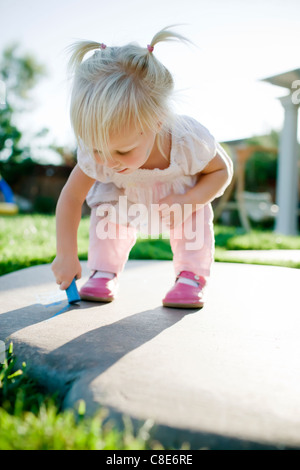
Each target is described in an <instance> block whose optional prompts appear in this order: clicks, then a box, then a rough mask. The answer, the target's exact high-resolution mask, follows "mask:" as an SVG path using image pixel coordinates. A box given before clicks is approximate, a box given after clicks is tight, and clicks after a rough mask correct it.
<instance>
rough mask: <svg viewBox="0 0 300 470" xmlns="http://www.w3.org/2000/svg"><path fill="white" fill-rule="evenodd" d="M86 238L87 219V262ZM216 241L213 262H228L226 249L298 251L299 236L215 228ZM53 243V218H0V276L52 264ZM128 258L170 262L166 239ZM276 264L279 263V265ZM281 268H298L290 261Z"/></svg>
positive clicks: (143, 243)
mask: <svg viewBox="0 0 300 470" xmlns="http://www.w3.org/2000/svg"><path fill="white" fill-rule="evenodd" d="M88 236H89V218H88V217H83V218H82V220H81V222H80V226H79V231H78V255H79V259H80V260H86V259H87V252H88ZM215 240H216V256H215V259H216V261H225V262H226V261H229V260H228V257H226V250H269V249H300V237H289V236H282V235H280V236H279V235H277V234H275V233H273V232H272V231H265V230H252V231H251V232H250V233H245V231H244V230H243V229H240V228H236V227H224V226H216V227H215ZM55 243H56V241H55V217H54V216H46V215H38V214H34V215H16V216H11V217H8V216H2V217H0V275H2V274H7V273H9V272H13V271H16V270H17V269H23V268H27V267H29V266H34V265H38V264H44V263H51V262H52V260H53V259H54V257H55ZM130 259H162V260H171V259H172V252H171V248H170V243H169V240H168V239H163V238H162V237H161V238H159V239H157V240H156V239H142V238H140V239H138V241H137V243H136V244H135V246H134V247H133V249H132V250H131V253H130ZM230 261H234V260H232V259H230ZM239 262H241V261H240V260H239ZM264 264H266V262H265V263H264ZM276 264H277V263H276ZM278 265H279V266H280V265H282V263H281V262H278ZM284 265H286V266H290V267H298V268H299V267H300V266H299V265H298V264H297V263H292V262H288V263H284Z"/></svg>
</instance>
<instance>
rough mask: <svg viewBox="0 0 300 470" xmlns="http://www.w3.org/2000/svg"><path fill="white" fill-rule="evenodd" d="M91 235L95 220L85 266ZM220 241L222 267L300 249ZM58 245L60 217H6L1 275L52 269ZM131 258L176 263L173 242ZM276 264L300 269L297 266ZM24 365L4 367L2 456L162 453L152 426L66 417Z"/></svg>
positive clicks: (155, 244)
mask: <svg viewBox="0 0 300 470" xmlns="http://www.w3.org/2000/svg"><path fill="white" fill-rule="evenodd" d="M88 234H89V218H88V217H85V218H83V219H82V220H81V223H80V227H79V232H78V253H79V259H81V260H86V259H87V249H88ZM215 240H216V255H215V259H216V261H230V262H234V261H235V260H234V259H232V258H231V259H228V257H226V253H227V250H268V249H300V239H299V237H287V236H279V235H276V234H274V233H273V232H271V231H260V230H252V231H251V232H250V233H245V232H244V230H243V229H240V228H236V227H223V226H216V227H215ZM55 244H56V240H55V218H54V216H45V215H38V214H34V215H17V216H12V217H4V216H2V217H0V275H3V274H7V273H10V272H13V271H15V270H18V269H22V268H26V267H29V266H33V265H38V264H44V263H51V262H52V260H53V258H54V257H55ZM130 258H131V259H162V260H171V259H172V252H171V248H170V243H169V240H168V239H163V238H162V237H161V238H159V239H157V240H155V239H142V238H141V239H138V241H137V243H136V244H135V246H134V247H133V249H132V251H131V253H130ZM236 261H237V262H239V263H240V262H242V261H241V260H240V259H238V260H236ZM245 262H247V261H245ZM257 262H259V261H257ZM264 264H268V263H264ZM272 264H274V263H272ZM276 264H277V265H278V266H290V267H295V268H300V265H299V264H297V263H290V262H289V263H286V262H278V263H276ZM19 363H20V361H19V360H18V361H16V358H15V357H14V355H13V351H12V350H11V349H10V351H9V352H8V356H7V360H6V361H5V364H4V365H2V366H1V364H0V449H1V450H4V449H11V450H23V449H30V450H46V449H47V450H59V449H64V450H95V449H113V450H116V449H119V450H123V449H124V450H125V449H127V450H129V449H136V450H138V449H142V450H143V449H162V446H161V445H160V444H159V443H157V442H152V441H151V439H150V437H149V432H148V430H147V424H146V425H145V426H144V427H142V428H141V429H140V431H139V432H137V433H134V432H133V429H132V426H131V424H130V422H129V421H126V422H125V431H123V432H121V431H119V430H117V429H116V427H114V426H113V423H111V422H106V421H104V420H105V414H104V410H100V411H99V413H97V415H95V416H94V417H92V418H88V417H86V416H85V414H84V403H83V402H82V403H81V405H80V407H79V409H78V410H72V411H62V410H61V397H58V396H56V397H53V396H52V397H51V396H48V394H47V391H45V390H43V389H42V388H41V387H40V385H39V384H37V383H35V382H34V381H33V380H32V378H31V377H30V376H29V374H28V373H27V370H26V364H24V363H23V364H22V365H21V367H19V366H17V364H19ZM104 423H106V424H104Z"/></svg>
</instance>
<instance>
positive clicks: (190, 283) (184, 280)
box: [177, 277, 199, 287]
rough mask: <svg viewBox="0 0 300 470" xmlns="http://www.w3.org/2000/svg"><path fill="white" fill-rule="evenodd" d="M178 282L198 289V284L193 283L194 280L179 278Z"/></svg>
mask: <svg viewBox="0 0 300 470" xmlns="http://www.w3.org/2000/svg"><path fill="white" fill-rule="evenodd" d="M177 282H181V283H182V284H188V285H189V286H195V287H198V285H199V284H198V282H196V281H193V279H187V278H186V277H179V278H178V281H177Z"/></svg>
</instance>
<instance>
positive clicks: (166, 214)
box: [158, 194, 192, 230]
mask: <svg viewBox="0 0 300 470" xmlns="http://www.w3.org/2000/svg"><path fill="white" fill-rule="evenodd" d="M185 202H186V200H185V197H184V194H170V195H169V196H167V197H164V198H163V199H161V200H160V201H159V208H158V211H159V213H160V215H161V218H162V221H163V223H164V224H165V225H167V226H168V227H169V228H170V229H171V230H172V229H174V228H175V227H176V226H178V225H181V224H182V223H183V222H184V220H185V219H186V218H187V217H188V216H189V215H190V214H191V213H192V207H191V205H190V204H186V203H185ZM189 206H190V207H189Z"/></svg>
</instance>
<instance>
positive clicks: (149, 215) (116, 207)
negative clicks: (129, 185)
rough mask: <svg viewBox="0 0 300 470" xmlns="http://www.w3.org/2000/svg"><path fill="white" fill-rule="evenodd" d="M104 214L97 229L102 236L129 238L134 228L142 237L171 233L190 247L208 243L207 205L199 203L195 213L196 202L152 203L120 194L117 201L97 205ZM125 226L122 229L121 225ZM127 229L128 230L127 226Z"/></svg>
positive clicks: (99, 236) (197, 247)
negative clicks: (148, 204) (206, 238)
mask: <svg viewBox="0 0 300 470" xmlns="http://www.w3.org/2000/svg"><path fill="white" fill-rule="evenodd" d="M96 215H97V217H99V218H100V220H99V221H98V222H97V226H96V233H97V237H98V238H99V239H101V240H105V239H111V240H116V239H120V240H122V239H123V240H125V239H126V238H127V236H128V232H127V230H128V229H129V228H134V229H136V230H137V231H138V232H139V233H140V237H141V238H148V237H151V238H158V237H159V234H161V235H162V238H168V237H169V231H170V229H171V230H172V231H173V232H172V233H173V238H174V239H176V240H184V241H185V243H186V245H185V248H186V250H199V249H201V248H202V247H203V244H204V205H203V204H197V205H196V210H195V211H194V213H193V206H192V204H184V205H183V206H182V205H181V204H177V203H176V204H172V205H171V206H168V205H167V204H150V206H147V205H146V204H142V203H128V200H127V196H120V197H119V200H118V201H117V202H116V203H115V204H101V205H99V206H98V207H97V209H96ZM120 225H121V226H122V230H118V226H120ZM126 229H127V230H126Z"/></svg>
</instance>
